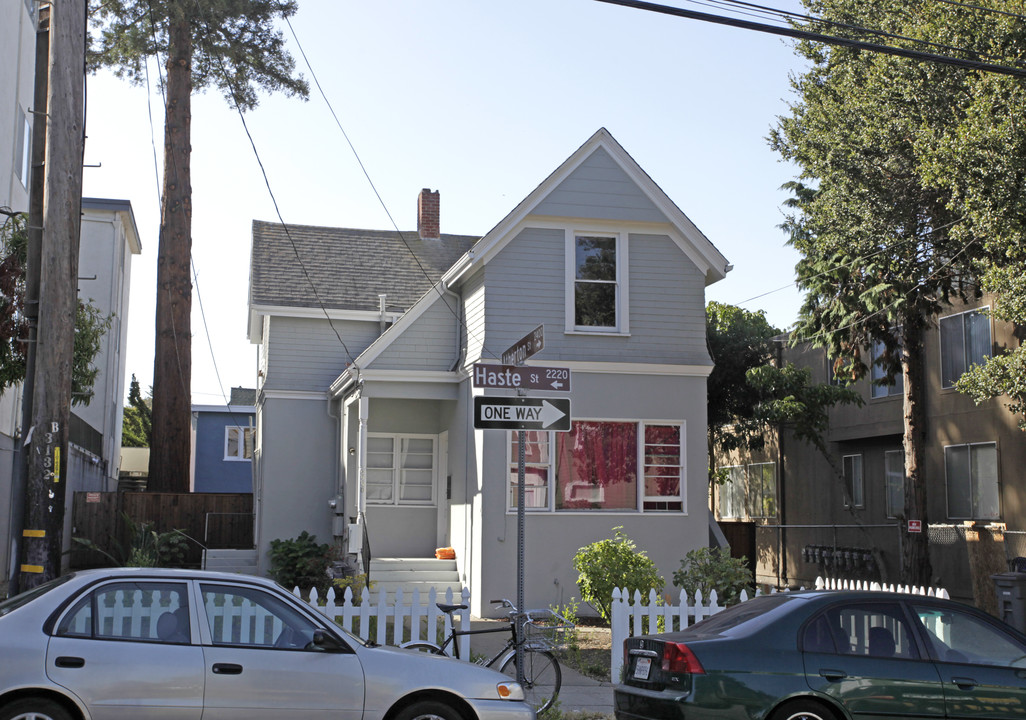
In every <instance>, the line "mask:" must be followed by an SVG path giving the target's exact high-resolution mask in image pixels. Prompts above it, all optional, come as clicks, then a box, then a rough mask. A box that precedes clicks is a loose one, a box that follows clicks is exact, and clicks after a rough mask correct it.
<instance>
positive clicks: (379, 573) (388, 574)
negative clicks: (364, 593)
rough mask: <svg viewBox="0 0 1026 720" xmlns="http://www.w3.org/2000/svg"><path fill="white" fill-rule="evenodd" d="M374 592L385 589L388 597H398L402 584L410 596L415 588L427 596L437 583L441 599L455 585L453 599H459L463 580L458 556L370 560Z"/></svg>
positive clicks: (457, 600) (439, 599) (424, 596)
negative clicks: (458, 565)
mask: <svg viewBox="0 0 1026 720" xmlns="http://www.w3.org/2000/svg"><path fill="white" fill-rule="evenodd" d="M370 580H371V593H372V594H373V595H374V596H376V595H377V593H378V592H380V591H381V590H384V591H385V593H386V595H387V598H388V601H389V602H391V601H392V600H393V599H394V598H395V593H396V591H397V590H399V589H400V588H401V589H402V591H403V596H404V597H405V598H406V599H407V600H408V599H409V598H410V597H412V596H413V591H414V590H419V591H420V595H421V598H422V599H423V598H426V597H427V594H428V592H429V591H430V589H431V588H432V587H433V588H435V592H437V593H438V601H439V602H444V601H445V591H446V590H447V589H449V588H451V589H452V594H453V602H459V599H460V591H461V590H462V589H463V583H461V582H460V576H459V572H458V571H457V569H456V561H455V560H436V559H434V558H375V559H372V560H371V563H370Z"/></svg>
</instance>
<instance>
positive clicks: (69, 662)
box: [53, 655, 85, 668]
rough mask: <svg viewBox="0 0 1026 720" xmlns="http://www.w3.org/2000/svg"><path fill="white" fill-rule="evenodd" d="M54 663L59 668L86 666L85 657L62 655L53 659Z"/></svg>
mask: <svg viewBox="0 0 1026 720" xmlns="http://www.w3.org/2000/svg"><path fill="white" fill-rule="evenodd" d="M53 664H54V665H56V666H57V667H59V668H80V667H83V666H85V658H80V657H70V656H68V655H61V656H60V657H59V658H57V659H56V660H54V661H53Z"/></svg>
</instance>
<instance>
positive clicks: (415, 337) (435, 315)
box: [373, 291, 460, 370]
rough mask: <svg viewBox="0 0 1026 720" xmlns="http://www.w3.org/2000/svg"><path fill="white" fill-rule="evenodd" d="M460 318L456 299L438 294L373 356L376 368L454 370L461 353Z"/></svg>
mask: <svg viewBox="0 0 1026 720" xmlns="http://www.w3.org/2000/svg"><path fill="white" fill-rule="evenodd" d="M432 292H434V291H432ZM457 322H459V309H458V308H457V307H456V305H455V303H454V302H453V300H452V299H451V298H449V297H439V298H436V300H435V302H434V304H433V305H432V306H431V307H430V308H428V310H427V311H425V312H424V314H423V315H421V316H420V317H419V318H417V319H416V320H415V321H414V322H413V324H412V325H411V326H410V327H408V328H406V329H405V331H403V333H402V334H401V335H400V336H399V337H397V338H396V339H395V340H393V341H392V342H391V343H390V344H389V346H388V347H387V348H386V349H385V350H384V351H382V353H381V354H380V355H379V356H378V357H377V358H376V359H375V360H374V363H373V364H374V368H375V369H376V370H451V369H452V367H453V364H454V363H455V362H456V360H457V359H458V357H459V355H460V349H459V347H457V344H456V343H457V339H458V338H457V334H456V323H457Z"/></svg>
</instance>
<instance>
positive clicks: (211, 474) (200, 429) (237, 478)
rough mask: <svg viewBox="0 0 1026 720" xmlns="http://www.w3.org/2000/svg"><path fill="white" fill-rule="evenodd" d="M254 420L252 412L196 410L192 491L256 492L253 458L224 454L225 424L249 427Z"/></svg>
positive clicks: (226, 425) (227, 425)
mask: <svg viewBox="0 0 1026 720" xmlns="http://www.w3.org/2000/svg"><path fill="white" fill-rule="evenodd" d="M252 423H253V415H252V414H251V413H227V412H224V413H216V412H199V413H196V428H195V439H194V441H193V442H194V447H195V453H196V464H195V474H194V476H193V488H192V489H193V492H216V493H248V492H253V463H252V461H251V460H227V459H225V456H224V450H225V428H227V427H250V426H251V424H252Z"/></svg>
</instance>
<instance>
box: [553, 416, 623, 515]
mask: <svg viewBox="0 0 1026 720" xmlns="http://www.w3.org/2000/svg"><path fill="white" fill-rule="evenodd" d="M556 509H557V510H637V509H638V424H637V423H633V422H587V421H584V422H579V421H574V423H573V426H572V427H571V429H570V432H565V433H556Z"/></svg>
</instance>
